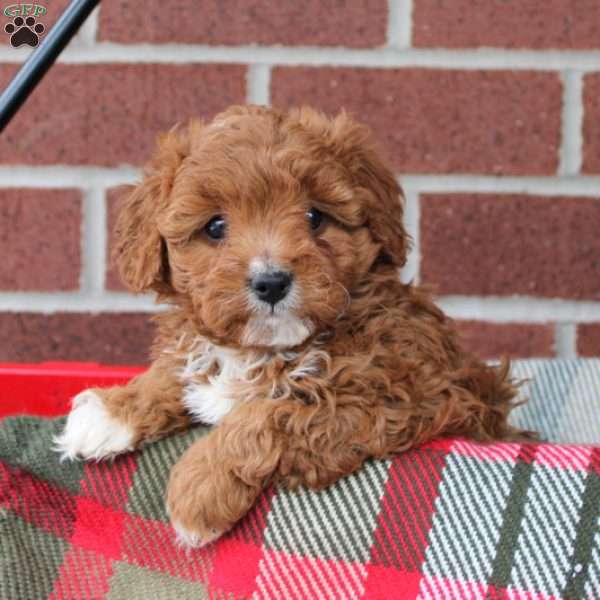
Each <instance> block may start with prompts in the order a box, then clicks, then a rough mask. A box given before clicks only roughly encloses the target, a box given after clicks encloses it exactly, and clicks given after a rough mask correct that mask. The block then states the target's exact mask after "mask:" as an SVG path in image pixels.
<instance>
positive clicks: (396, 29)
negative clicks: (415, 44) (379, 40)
mask: <svg viewBox="0 0 600 600" xmlns="http://www.w3.org/2000/svg"><path fill="white" fill-rule="evenodd" d="M412 9H413V1H412V0H388V26H387V32H386V40H387V47H388V48H397V49H400V48H410V46H411V38H412Z"/></svg>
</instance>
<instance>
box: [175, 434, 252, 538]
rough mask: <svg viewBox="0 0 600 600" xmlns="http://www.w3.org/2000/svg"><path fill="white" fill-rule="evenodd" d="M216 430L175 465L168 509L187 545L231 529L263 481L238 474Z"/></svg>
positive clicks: (197, 443) (214, 536) (248, 505)
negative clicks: (215, 433) (243, 478)
mask: <svg viewBox="0 0 600 600" xmlns="http://www.w3.org/2000/svg"><path fill="white" fill-rule="evenodd" d="M216 440H218V437H217V436H215V435H214V432H213V433H211V434H209V435H207V436H205V437H204V438H202V439H200V440H198V441H197V442H196V443H195V444H194V445H193V446H191V447H190V448H189V449H188V450H187V451H186V453H185V454H184V455H183V456H182V457H181V459H180V461H179V462H178V463H177V464H176V465H175V467H173V470H172V471H171V478H170V480H169V486H168V488H167V512H168V514H169V516H170V517H171V523H172V524H173V528H174V529H175V533H176V534H177V541H178V543H179V544H180V545H181V546H183V547H184V548H186V549H189V548H200V547H202V546H205V545H206V544H208V543H210V542H212V541H214V540H216V539H217V538H219V537H220V536H221V535H223V534H224V533H226V532H227V531H229V530H230V529H231V528H232V527H233V526H234V525H235V524H236V523H237V521H239V520H240V519H241V518H242V517H243V516H244V515H245V514H246V513H247V512H248V511H249V510H250V508H251V507H252V505H253V504H254V501H255V500H256V497H257V496H258V494H259V493H260V491H261V489H262V485H261V483H260V482H259V481H258V480H257V482H256V483H254V482H251V481H249V480H248V478H247V479H246V481H244V480H242V479H241V477H240V476H239V475H238V474H236V469H234V468H233V467H232V463H231V461H229V460H228V457H227V448H224V447H222V446H221V445H220V444H219V443H217V442H216Z"/></svg>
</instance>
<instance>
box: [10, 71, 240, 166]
mask: <svg viewBox="0 0 600 600" xmlns="http://www.w3.org/2000/svg"><path fill="white" fill-rule="evenodd" d="M14 71H15V65H2V66H0V85H2V86H4V85H5V84H6V82H7V81H8V79H9V77H10V75H11V74H12V73H13V72H14ZM245 72H246V69H245V67H242V66H238V65H168V64H161V65H157V64H97V65H64V64H60V65H56V66H54V67H53V68H52V70H51V71H50V72H49V73H48V75H47V76H46V77H45V79H44V80H43V81H42V83H41V84H40V86H39V87H38V88H37V89H36V90H35V92H34V93H33V95H32V97H31V98H30V99H29V100H28V102H27V104H26V105H25V107H24V108H23V110H21V111H20V112H19V114H18V115H17V116H16V117H15V119H14V120H13V121H12V122H11V124H10V125H9V126H8V128H7V129H6V130H5V131H4V132H3V134H2V138H1V139H0V161H1V162H2V163H4V164H7V163H9V164H15V163H24V164H53V163H69V164H90V165H91V164H93V165H106V166H114V165H118V164H122V163H129V164H141V163H143V162H144V161H145V160H146V159H147V158H148V154H149V152H150V149H151V147H152V145H153V142H154V139H155V137H156V135H157V133H159V132H161V131H164V130H167V129H170V128H171V127H172V126H173V125H174V124H175V123H176V122H178V121H182V120H186V119H187V118H189V117H191V116H202V117H210V116H212V115H213V114H214V113H216V112H218V111H219V110H221V109H223V108H225V107H226V106H228V105H230V104H232V103H240V102H244V100H245V88H246V82H245Z"/></svg>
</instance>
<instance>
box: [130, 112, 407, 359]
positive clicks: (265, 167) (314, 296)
mask: <svg viewBox="0 0 600 600" xmlns="http://www.w3.org/2000/svg"><path fill="white" fill-rule="evenodd" d="M345 124H346V127H349V122H346V123H345ZM359 131H360V132H361V133H364V131H363V130H362V129H359ZM347 133H348V132H347ZM338 134H339V132H336V131H335V126H334V122H331V121H328V120H327V119H325V118H324V117H321V116H318V115H316V114H315V113H312V112H311V111H308V112H306V111H305V112H300V113H296V114H295V115H294V116H291V115H280V114H277V113H274V112H272V111H267V110H261V109H232V110H230V111H228V112H227V113H224V114H223V115H220V116H219V117H217V119H216V120H215V122H213V123H212V124H210V125H208V126H206V127H203V128H197V127H196V128H192V130H190V134H189V137H188V139H187V142H186V143H187V147H186V148H185V152H183V153H182V154H181V155H180V158H181V160H180V161H179V163H178V164H177V166H176V168H174V169H172V171H171V180H170V181H169V182H168V186H165V184H164V179H163V182H162V184H161V187H162V188H163V189H162V193H163V195H164V196H166V197H164V198H163V199H162V202H160V201H159V202H157V204H160V205H161V206H160V207H159V208H157V209H156V211H155V214H153V215H149V216H148V217H149V218H150V219H155V227H156V229H157V231H158V234H159V236H160V238H161V240H162V246H163V250H162V261H163V262H164V261H165V260H167V261H168V268H166V266H165V265H162V267H161V277H162V278H163V279H165V278H168V286H169V288H170V289H171V292H170V293H171V295H172V296H174V297H176V298H179V299H180V300H185V302H186V305H187V306H188V307H191V310H192V312H193V314H192V315H191V317H192V318H193V320H194V322H195V323H196V325H197V327H198V329H199V331H200V332H201V333H203V334H205V335H208V336H210V337H212V338H213V339H216V340H217V341H220V342H222V343H227V344H234V345H241V346H254V347H257V346H258V347H278V348H287V347H293V346H296V345H298V344H301V343H302V342H304V341H305V340H306V339H307V338H309V337H310V336H311V335H313V334H315V333H318V332H319V331H321V330H323V329H325V328H327V327H329V326H331V325H332V324H334V323H335V321H336V319H337V318H338V317H339V316H340V315H342V314H343V313H344V311H345V310H346V308H347V307H348V305H349V303H350V302H351V301H352V296H353V293H354V291H355V288H356V286H357V284H358V283H359V282H360V281H361V280H362V279H364V276H365V274H366V273H367V272H368V271H369V270H370V269H372V267H373V265H374V263H376V261H377V260H378V259H380V258H381V257H382V254H385V250H386V248H385V247H384V246H385V244H384V243H383V240H382V239H381V236H380V235H379V236H378V235H377V232H376V231H374V230H373V226H372V223H373V222H375V221H376V219H375V220H374V219H373V214H371V210H373V211H374V212H375V213H377V212H381V211H382V208H383V206H377V205H378V203H379V204H380V205H383V204H385V203H386V202H389V199H388V198H387V197H386V198H383V199H381V197H380V196H381V194H382V193H383V192H382V191H381V190H379V194H378V193H377V192H378V190H377V189H373V187H375V188H378V186H379V187H381V186H382V183H381V181H376V182H375V183H371V184H369V179H372V178H373V174H372V173H366V174H365V173H362V178H363V179H362V180H361V170H363V171H364V170H365V169H367V170H368V169H369V168H371V169H373V167H372V165H368V164H363V163H361V160H363V161H364V158H362V157H361V156H359V152H358V151H359V149H358V148H352V147H351V145H350V147H349V148H348V147H344V146H343V145H340V144H344V143H348V140H346V142H344V141H343V140H341V141H338V140H337V138H336V135H338ZM357 143H358V142H357ZM158 167H160V164H159V165H158ZM376 167H377V168H379V165H376ZM365 177H366V180H365ZM385 179H386V180H385V182H384V183H385V185H387V186H390V185H391V186H392V188H394V187H395V189H393V190H392V191H391V193H392V195H395V196H397V195H398V191H399V190H398V188H397V187H396V184H395V182H394V180H393V177H391V175H389V179H388V176H387V174H386V178H385ZM390 179H391V182H390ZM385 185H384V186H383V187H385ZM165 187H168V189H164V188H165ZM383 187H382V189H383ZM393 210H395V211H396V212H397V213H398V214H397V215H389V216H388V217H386V218H387V219H388V220H392V221H396V220H397V219H399V218H400V217H401V215H400V211H401V208H400V204H399V203H398V200H397V198H396V200H395V206H394V207H393ZM125 211H127V207H126V208H125ZM400 228H401V225H400ZM394 236H396V237H398V236H400V237H401V238H404V237H405V234H404V231H403V230H402V229H400V230H398V231H396V232H395V233H394ZM404 241H405V240H404V239H402V240H401V243H402V248H403V249H404ZM396 242H398V240H396ZM402 252H403V251H402ZM388 254H389V253H388ZM397 258H398V257H394V256H391V255H388V257H387V259H388V260H391V261H392V262H394V260H396V259H397ZM401 260H403V257H402V258H401ZM162 283H163V285H164V284H165V282H164V281H163V282H162ZM163 289H164V288H163Z"/></svg>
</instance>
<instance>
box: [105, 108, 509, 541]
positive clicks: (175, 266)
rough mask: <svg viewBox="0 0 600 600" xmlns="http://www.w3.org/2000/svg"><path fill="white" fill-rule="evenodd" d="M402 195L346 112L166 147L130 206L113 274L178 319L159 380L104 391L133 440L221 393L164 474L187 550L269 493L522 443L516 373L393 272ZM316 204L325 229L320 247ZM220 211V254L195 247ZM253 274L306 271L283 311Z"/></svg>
mask: <svg viewBox="0 0 600 600" xmlns="http://www.w3.org/2000/svg"><path fill="white" fill-rule="evenodd" d="M401 199H402V191H401V189H400V187H399V185H398V183H397V181H396V179H395V177H394V176H393V174H392V171H391V170H390V168H389V167H388V166H387V165H386V164H385V162H384V161H383V160H382V158H381V157H380V154H379V153H378V152H377V150H376V148H375V146H374V144H373V142H372V141H371V138H370V134H369V131H368V130H367V129H366V128H365V127H364V126H362V125H359V124H357V123H355V122H353V121H352V120H351V119H350V118H349V117H348V116H347V115H345V114H344V113H342V114H340V115H339V116H338V117H336V118H334V119H328V118H327V117H325V116H323V115H321V114H319V113H317V112H315V111H313V110H310V109H306V108H305V109H300V110H293V111H291V112H289V113H282V112H278V111H275V110H270V109H266V108H259V107H233V108H231V109H229V110H227V111H226V112H224V113H222V114H220V115H218V116H217V117H216V119H215V120H214V121H213V122H212V123H210V124H208V125H204V124H202V123H200V122H197V121H195V122H192V123H191V124H190V125H189V126H188V127H187V128H184V129H181V130H177V129H176V130H173V131H171V132H170V133H168V134H167V135H165V136H163V137H162V138H161V139H160V140H159V143H158V149H157V151H156V154H155V157H154V159H153V160H152V162H151V163H150V165H149V166H148V168H147V170H146V174H145V177H144V180H143V181H142V182H141V183H140V184H139V185H138V186H137V187H135V189H134V190H133V191H132V192H131V193H130V195H129V197H128V199H127V201H126V203H125V205H124V208H123V210H122V212H121V215H120V219H119V222H118V227H117V234H118V238H119V244H118V248H117V261H118V263H119V266H120V270H121V274H122V276H123V279H124V280H125V281H126V282H127V283H128V285H129V286H130V287H131V289H133V290H135V291H154V292H156V293H157V294H158V296H159V298H160V299H161V300H162V301H165V302H168V303H169V304H170V305H171V310H170V311H168V312H166V313H164V314H161V315H160V316H158V317H157V322H158V328H159V332H158V336H157V339H156V343H155V346H154V350H153V352H154V359H155V362H154V364H153V366H152V368H151V369H150V370H149V371H148V372H147V373H145V374H144V375H142V376H141V377H139V378H137V379H136V380H134V381H133V382H131V383H130V384H129V385H128V386H126V387H124V388H113V389H109V390H95V392H96V393H97V394H99V395H100V396H101V397H102V399H103V401H104V403H105V405H106V408H107V410H108V412H109V414H110V415H111V417H113V418H115V419H118V420H120V421H121V422H123V423H124V424H126V425H127V426H128V427H129V428H130V429H131V430H132V431H133V432H134V433H135V443H136V444H139V443H141V442H142V441H143V440H146V439H152V438H156V437H158V436H162V435H166V434H168V433H171V432H173V431H176V430H180V429H183V428H185V427H188V426H189V425H190V422H191V414H190V410H189V403H190V402H191V401H192V400H190V399H189V398H191V397H192V396H190V397H189V398H188V401H187V403H186V402H184V397H186V394H188V393H189V394H192V393H193V392H197V396H194V397H197V398H203V397H205V396H203V395H202V394H203V393H205V392H206V390H209V391H210V390H213V391H215V394H216V393H217V391H218V393H219V394H225V395H226V396H227V401H228V402H229V408H228V410H229V412H228V414H226V415H225V416H224V417H223V418H222V419H221V421H220V423H219V425H218V426H217V427H216V428H214V429H213V430H212V432H211V433H210V434H208V435H207V436H205V437H204V438H202V439H201V440H200V441H198V442H197V443H196V444H195V445H194V446H192V447H191V448H190V449H189V450H188V451H187V452H186V453H185V455H184V456H183V457H182V459H181V461H180V462H179V463H178V464H177V466H176V467H175V468H174V470H173V472H172V474H171V479H170V484H169V489H168V500H167V502H168V507H169V510H170V514H171V517H172V520H173V522H174V524H175V525H176V528H177V530H178V531H179V532H180V534H181V538H182V539H183V540H184V541H186V542H187V543H188V544H196V543H198V544H200V543H206V542H208V541H211V540H212V539H214V538H215V537H216V536H218V535H220V534H221V533H223V532H224V531H226V530H228V529H229V528H231V527H232V525H233V524H234V523H235V522H236V521H237V520H238V519H240V518H241V517H242V516H243V515H244V514H245V513H246V512H247V511H248V509H249V508H250V507H251V505H252V503H253V502H254V500H255V498H256V497H257V495H258V494H259V492H260V491H261V490H262V489H263V488H264V486H265V485H266V484H267V483H269V482H277V483H279V484H282V485H286V486H289V487H291V488H295V487H297V486H299V485H305V486H308V487H310V488H323V487H325V486H327V485H329V484H331V483H332V482H334V481H335V480H336V479H338V478H340V477H342V476H344V475H347V474H349V473H351V472H353V471H355V470H356V469H358V468H359V467H360V466H361V464H362V463H363V462H364V461H365V460H366V459H367V458H369V457H385V456H388V455H390V454H393V453H397V452H401V451H403V450H406V449H407V448H410V447H411V446H414V445H416V444H420V443H422V442H426V441H427V440H430V439H432V438H434V437H438V436H450V435H452V436H468V437H471V438H474V439H477V440H484V441H487V440H497V439H507V438H511V437H514V436H515V435H517V434H518V432H516V431H515V430H514V429H513V428H512V427H510V426H509V425H508V423H507V415H508V413H509V411H510V410H511V408H512V407H513V405H514V397H515V385H514V383H513V382H512V381H511V380H510V379H509V377H508V364H503V365H502V366H501V367H499V368H494V367H491V366H488V365H486V364H485V363H483V362H481V361H480V360H478V359H477V358H475V357H474V356H472V355H471V354H470V353H468V352H466V351H465V350H464V349H462V348H461V346H460V344H459V340H458V339H457V334H456V331H455V329H454V326H453V324H452V322H451V320H449V319H448V318H447V317H446V316H445V315H444V314H443V313H442V312H441V311H440V309H438V308H437V307H436V306H435V305H434V304H433V303H432V300H431V298H430V295H429V293H428V292H427V291H426V290H424V289H420V288H417V287H415V286H413V285H407V284H403V283H401V282H400V280H399V278H398V269H399V267H401V266H402V265H403V264H404V263H405V259H406V254H407V251H408V249H409V237H408V235H407V234H406V231H405V229H404V226H403V222H402V203H401ZM312 206H315V207H316V208H318V209H319V210H321V211H322V212H323V213H325V215H326V216H327V218H326V223H325V225H324V227H322V229H320V230H319V231H318V232H316V233H315V232H313V231H311V230H310V228H309V227H308V224H307V221H306V216H305V215H306V212H307V210H309V209H310V208H311V207H312ZM215 215H225V216H226V218H227V237H226V238H225V239H224V240H223V241H221V242H218V243H215V242H212V241H210V240H208V239H207V238H206V236H204V235H203V233H202V228H203V226H204V225H205V224H206V223H207V221H209V220H210V219H211V218H212V217H214V216H215ZM256 261H263V262H265V261H266V262H270V263H272V264H275V265H278V266H283V267H285V268H286V269H287V270H289V271H291V272H292V273H293V274H294V286H295V288H294V295H293V297H292V298H291V299H290V301H289V302H288V304H287V305H286V306H285V307H284V308H282V309H278V308H277V307H276V310H275V311H274V312H273V314H272V315H269V314H268V313H265V312H264V311H262V309H260V307H258V308H257V306H255V305H254V304H253V302H252V301H251V298H250V297H249V291H248V286H247V280H248V273H249V270H250V269H251V268H252V265H253V264H256ZM261 311H262V312H261ZM285 327H287V328H288V330H286V334H285V336H278V335H277V332H278V331H280V329H281V328H285ZM294 327H296V329H294ZM286 336H287V338H289V339H290V340H293V342H292V343H290V344H286V342H285V340H286V339H287V338H286ZM296 338H297V339H296ZM230 360H233V361H235V364H234V367H232V366H231V365H230V364H229V363H228V362H227V361H230ZM194 386H196V387H194ZM197 386H205V387H197ZM211 386H212V387H211ZM219 386H220V387H219ZM190 390H192V391H191V392H190ZM198 390H200V392H201V393H200V392H198ZM207 393H208V392H207ZM211 398H212V397H211ZM212 399H213V400H214V401H215V402H216V401H218V399H219V398H218V397H217V398H216V399H215V398H212ZM201 409H202V407H200V409H199V412H198V413H197V414H202V411H201ZM191 412H192V413H194V411H191ZM194 414H196V413H194Z"/></svg>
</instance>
